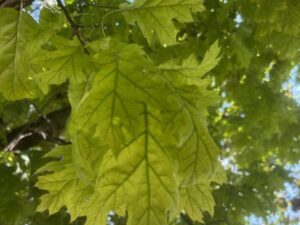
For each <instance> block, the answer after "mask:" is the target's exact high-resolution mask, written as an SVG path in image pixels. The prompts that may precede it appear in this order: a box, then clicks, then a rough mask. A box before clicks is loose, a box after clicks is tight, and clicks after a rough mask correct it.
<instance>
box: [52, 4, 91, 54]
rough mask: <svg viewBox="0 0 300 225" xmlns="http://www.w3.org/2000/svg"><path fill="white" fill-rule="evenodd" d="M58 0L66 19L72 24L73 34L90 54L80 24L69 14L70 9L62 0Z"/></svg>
mask: <svg viewBox="0 0 300 225" xmlns="http://www.w3.org/2000/svg"><path fill="white" fill-rule="evenodd" d="M56 2H57V5H58V7H59V8H60V9H61V10H62V12H63V13H64V15H65V17H66V19H67V20H68V22H69V24H70V26H71V29H72V32H73V34H74V35H75V36H76V37H77V39H78V40H79V42H80V43H81V45H82V47H83V49H84V52H85V53H86V54H89V52H88V50H87V49H86V43H85V41H84V40H83V38H82V37H81V34H80V26H79V25H77V24H76V23H75V21H74V20H73V19H72V17H71V15H70V14H69V12H68V10H67V9H66V7H65V5H64V4H63V3H62V1H61V0H56Z"/></svg>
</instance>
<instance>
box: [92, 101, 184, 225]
mask: <svg viewBox="0 0 300 225" xmlns="http://www.w3.org/2000/svg"><path fill="white" fill-rule="evenodd" d="M143 114H144V115H143V117H144V130H143V131H142V133H141V134H140V135H139V136H137V137H136V138H134V139H133V140H132V141H131V142H129V143H128V144H127V145H126V147H124V149H122V152H121V153H120V155H119V156H118V158H116V157H115V155H114V154H113V153H111V152H109V153H108V154H107V155H106V156H105V158H104V163H103V165H102V170H103V171H102V175H101V176H100V177H99V183H98V185H97V190H98V191H99V192H98V194H96V195H95V196H94V197H93V198H91V199H90V201H89V202H88V203H87V213H88V220H87V225H96V224H101V221H102V223H104V222H105V220H106V218H107V214H108V212H109V211H110V210H114V211H116V212H118V213H119V214H122V215H124V214H125V211H127V212H128V215H129V216H128V225H136V224H144V225H150V224H151V225H164V224H165V225H166V224H168V219H167V218H168V216H167V215H168V214H169V216H170V218H169V219H172V218H173V217H174V216H175V215H176V214H177V213H178V211H177V210H178V197H179V193H178V185H177V182H176V179H175V172H176V163H175V164H174V161H173V160H172V158H171V156H170V155H169V154H168V152H167V151H166V149H164V148H163V147H162V146H161V143H159V142H158V141H157V139H156V135H157V132H159V128H158V130H157V127H159V124H157V121H156V119H155V118H154V117H152V116H151V114H150V113H149V112H148V110H147V107H145V112H144V113H143Z"/></svg>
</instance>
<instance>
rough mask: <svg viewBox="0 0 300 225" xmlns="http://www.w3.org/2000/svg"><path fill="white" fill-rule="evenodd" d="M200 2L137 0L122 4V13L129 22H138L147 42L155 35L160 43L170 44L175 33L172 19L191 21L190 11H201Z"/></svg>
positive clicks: (192, 0)
mask: <svg viewBox="0 0 300 225" xmlns="http://www.w3.org/2000/svg"><path fill="white" fill-rule="evenodd" d="M202 4H203V1H202V0H158V1H157V0H137V1H134V3H133V4H131V5H129V6H128V5H124V12H123V15H124V16H125V18H126V20H127V22H128V23H129V24H132V25H134V24H135V23H137V24H138V26H139V27H140V29H141V31H142V33H143V35H144V36H145V37H146V38H147V40H148V42H149V44H153V42H154V40H155V35H157V37H158V40H159V41H160V43H161V44H165V45H172V44H175V43H176V34H177V31H176V29H175V27H174V24H173V21H172V19H176V20H178V21H180V22H191V21H192V20H193V18H192V14H191V13H192V11H198V12H201V11H203V10H204V6H203V5H202Z"/></svg>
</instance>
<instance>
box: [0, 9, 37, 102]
mask: <svg viewBox="0 0 300 225" xmlns="http://www.w3.org/2000/svg"><path fill="white" fill-rule="evenodd" d="M36 35H38V26H37V23H36V22H35V21H34V20H33V18H32V17H31V16H29V15H28V14H27V13H25V12H24V11H23V10H20V11H16V10H13V9H8V8H5V9H4V8H2V9H0V92H1V93H2V94H3V95H4V96H5V98H7V99H9V100H18V99H23V98H33V97H35V95H36V93H37V88H36V86H35V84H34V81H33V79H32V75H31V74H30V72H29V71H30V68H29V59H30V58H31V57H30V56H31V54H32V53H31V52H30V51H27V50H26V48H27V47H28V46H29V43H30V42H32V41H33V40H34V39H35V37H36Z"/></svg>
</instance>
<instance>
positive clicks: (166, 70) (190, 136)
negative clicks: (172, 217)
mask: <svg viewBox="0 0 300 225" xmlns="http://www.w3.org/2000/svg"><path fill="white" fill-rule="evenodd" d="M218 55H219V48H218V47H217V43H215V44H213V45H212V47H211V48H210V49H209V51H208V52H207V53H206V54H205V57H204V59H203V61H202V63H201V64H197V62H196V60H195V59H194V58H189V59H187V60H186V61H184V62H183V64H182V65H176V64H174V62H173V64H171V63H170V62H169V63H167V64H164V65H161V66H159V71H160V72H161V73H162V76H163V77H164V78H165V79H166V80H167V81H168V85H169V87H170V89H172V90H173V101H174V102H175V103H176V104H174V105H177V106H178V107H176V106H175V107H172V108H169V109H168V110H165V112H164V117H165V120H166V123H165V126H166V128H165V129H166V133H168V134H169V135H170V136H169V138H168V139H169V140H174V138H175V139H176V140H177V143H178V145H177V148H178V150H177V152H176V154H177V157H178V159H180V160H179V176H180V178H181V182H183V183H191V184H197V183H198V182H199V179H200V178H201V177H203V176H207V177H211V176H213V174H214V173H215V171H214V170H215V167H216V164H217V156H218V148H217V146H216V145H215V143H214V141H213V139H212V138H211V136H210V134H209V132H208V130H207V124H206V117H207V116H208V113H207V107H209V106H211V105H214V104H215V103H216V100H217V97H216V94H215V93H213V92H212V91H208V90H207V89H206V88H207V86H208V84H209V80H208V79H203V78H202V77H203V74H205V73H207V72H208V71H209V70H211V69H213V68H214V67H215V65H216V64H217V62H218V61H219V58H218ZM201 78H202V79H201ZM184 83H186V84H184ZM171 142H172V141H171Z"/></svg>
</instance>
